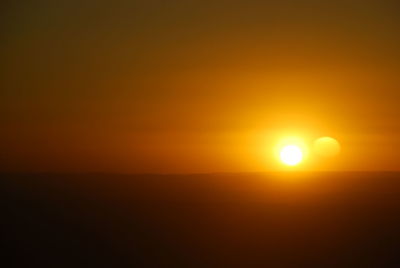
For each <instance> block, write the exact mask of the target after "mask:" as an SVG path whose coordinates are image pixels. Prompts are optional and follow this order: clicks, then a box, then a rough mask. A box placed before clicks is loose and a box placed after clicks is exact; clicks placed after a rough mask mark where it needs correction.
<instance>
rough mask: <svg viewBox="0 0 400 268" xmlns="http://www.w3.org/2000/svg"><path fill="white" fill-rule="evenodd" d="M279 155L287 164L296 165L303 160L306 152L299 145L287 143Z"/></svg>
mask: <svg viewBox="0 0 400 268" xmlns="http://www.w3.org/2000/svg"><path fill="white" fill-rule="evenodd" d="M279 157H280V160H281V161H282V163H284V164H285V165H288V166H296V165H298V164H299V163H300V162H301V161H302V160H303V158H304V153H303V151H302V150H301V148H300V147H299V146H297V145H286V146H284V147H283V148H282V149H281V150H280V152H279Z"/></svg>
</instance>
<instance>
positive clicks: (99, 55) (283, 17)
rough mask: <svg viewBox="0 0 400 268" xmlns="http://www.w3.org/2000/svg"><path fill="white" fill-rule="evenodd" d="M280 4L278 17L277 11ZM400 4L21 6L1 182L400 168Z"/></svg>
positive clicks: (12, 49) (4, 105) (11, 44)
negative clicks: (324, 153)
mask: <svg viewBox="0 0 400 268" xmlns="http://www.w3.org/2000/svg"><path fill="white" fill-rule="evenodd" d="M266 2H269V3H266ZM399 8H400V6H399V4H397V3H396V1H389V0H387V1H378V0H376V1H372V0H371V1H344V0H343V1H316V0H315V1H311V0H305V1H294V0H292V1H255V0H254V1H190V2H188V1H112V2H111V1H110V2H108V1H65V2H62V1H60V2H59V3H57V4H56V3H53V1H47V0H42V1H29V0H27V1H23V2H21V3H18V4H16V3H15V4H9V5H8V6H6V8H4V10H2V16H1V17H2V20H3V27H2V29H1V33H2V40H3V41H4V42H2V43H3V44H2V45H1V47H0V53H1V55H2V63H1V65H0V66H1V70H2V72H1V73H2V75H1V76H0V81H1V84H2V86H1V93H0V94H1V99H0V104H1V105H0V109H1V115H0V125H1V130H2V131H1V134H0V138H1V141H0V149H1V155H0V160H1V166H0V167H1V169H2V170H6V171H107V172H184V173H185V172H237V171H238V172H246V171H269V170H276V169H277V168H278V169H279V168H280V167H279V165H277V163H276V159H274V158H273V157H272V154H271V153H270V151H271V148H272V147H273V146H274V145H275V144H276V143H277V142H278V141H279V139H280V137H282V136H284V135H299V136H302V137H304V138H305V139H306V141H309V142H312V140H313V139H315V138H317V137H319V136H326V135H329V136H332V137H335V138H337V139H338V140H339V141H340V142H341V144H342V149H343V150H342V153H341V155H340V156H339V157H337V158H335V159H334V160H331V161H330V162H327V161H323V162H321V161H319V160H315V159H314V160H313V159H310V160H309V161H308V162H306V163H304V165H303V166H302V167H301V169H310V170H399V169H400V165H398V159H400V150H399V149H400V139H399V137H400V120H399V118H400V110H399V104H400V88H399V86H400V83H399V82H400V81H399V79H400V78H399V76H398V73H399V72H398V71H399V67H400V66H399V62H400V61H399V52H398V47H399V45H400V42H399V36H400V35H399V29H400V28H399V26H400V21H399V18H398V12H397V11H398V10H399Z"/></svg>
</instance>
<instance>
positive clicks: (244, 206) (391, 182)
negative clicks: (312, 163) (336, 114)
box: [0, 172, 400, 267]
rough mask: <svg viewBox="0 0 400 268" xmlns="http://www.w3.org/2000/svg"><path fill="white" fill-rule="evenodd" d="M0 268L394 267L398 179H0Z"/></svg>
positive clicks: (384, 175)
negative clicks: (0, 267)
mask: <svg viewBox="0 0 400 268" xmlns="http://www.w3.org/2000/svg"><path fill="white" fill-rule="evenodd" d="M0 189H1V192H0V196H1V205H2V210H1V212H2V216H1V226H2V227H1V237H2V239H1V241H2V243H3V244H4V245H3V246H5V247H4V248H5V250H3V253H5V254H6V255H5V256H6V258H5V259H3V260H2V261H3V262H4V263H9V265H6V266H3V267H398V266H397V265H396V264H397V262H398V261H399V259H400V257H399V249H400V246H399V241H400V230H399V227H400V213H399V212H400V173H395V172H371V173H367V172H332V173H328V172H321V173H305V172H304V173H295V172H288V173H266V174H261V173H260V174H258V173H248V174H246V173H243V174H204V175H150V174H146V175H111V174H80V175H77V174H75V175H72V174H70V175H66V174H64V175H63V174H19V175H16V174H3V175H2V179H1V186H0Z"/></svg>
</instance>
